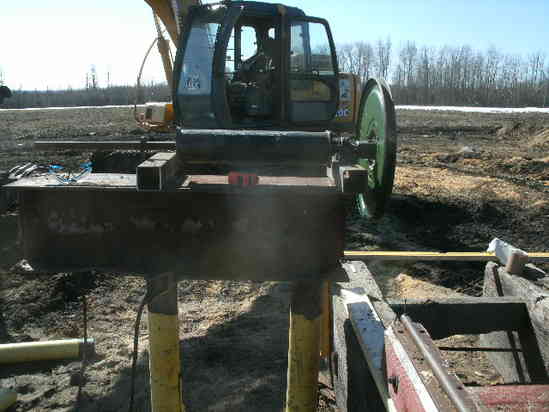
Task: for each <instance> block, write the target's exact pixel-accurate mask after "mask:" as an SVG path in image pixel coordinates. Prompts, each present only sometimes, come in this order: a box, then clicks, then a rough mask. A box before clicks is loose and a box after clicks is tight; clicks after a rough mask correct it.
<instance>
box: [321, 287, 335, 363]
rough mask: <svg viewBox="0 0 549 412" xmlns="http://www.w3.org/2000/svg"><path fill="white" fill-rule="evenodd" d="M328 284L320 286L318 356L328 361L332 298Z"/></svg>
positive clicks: (330, 346) (330, 341) (330, 345)
mask: <svg viewBox="0 0 549 412" xmlns="http://www.w3.org/2000/svg"><path fill="white" fill-rule="evenodd" d="M330 288H331V285H330V282H329V281H325V282H323V284H322V321H321V322H322V323H321V327H320V356H321V357H323V358H327V359H328V361H329V359H330V353H331V351H332V297H331V293H330Z"/></svg>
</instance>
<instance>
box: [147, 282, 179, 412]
mask: <svg viewBox="0 0 549 412" xmlns="http://www.w3.org/2000/svg"><path fill="white" fill-rule="evenodd" d="M147 287H148V288H149V291H150V293H152V296H156V298H155V299H153V300H152V301H151V302H150V303H149V305H148V310H149V316H148V320H149V352H150V356H149V373H150V382H151V411H152V412H184V411H185V407H184V406H183V400H182V396H181V360H180V356H179V324H178V323H179V322H178V317H177V314H178V311H177V283H175V281H174V280H173V278H172V277H171V275H170V276H168V279H167V281H166V278H164V277H163V278H160V279H153V280H150V281H149V282H148V283H147ZM151 289H152V291H151Z"/></svg>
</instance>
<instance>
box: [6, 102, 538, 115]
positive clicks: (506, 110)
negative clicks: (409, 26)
mask: <svg viewBox="0 0 549 412" xmlns="http://www.w3.org/2000/svg"><path fill="white" fill-rule="evenodd" d="M138 106H142V105H138ZM117 107H122V108H124V107H128V108H129V107H133V104H127V105H110V106H68V107H28V108H25V109H0V112H10V111H13V112H17V111H29V110H71V109H110V108H117ZM396 109H397V110H428V111H433V110H435V111H445V112H466V113H544V114H549V107H473V106H415V105H400V106H396Z"/></svg>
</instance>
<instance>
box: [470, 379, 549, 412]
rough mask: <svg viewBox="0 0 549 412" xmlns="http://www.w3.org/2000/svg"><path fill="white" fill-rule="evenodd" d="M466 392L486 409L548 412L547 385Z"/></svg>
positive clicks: (487, 387)
mask: <svg viewBox="0 0 549 412" xmlns="http://www.w3.org/2000/svg"><path fill="white" fill-rule="evenodd" d="M468 390H469V391H470V392H472V393H473V394H474V395H476V396H477V397H478V399H480V401H481V402H482V403H483V404H484V405H486V406H487V407H489V408H494V409H495V408H497V407H499V408H502V410H505V412H514V411H516V412H521V411H529V412H541V411H548V410H549V385H498V386H480V387H470V388H468ZM497 410H499V409H497Z"/></svg>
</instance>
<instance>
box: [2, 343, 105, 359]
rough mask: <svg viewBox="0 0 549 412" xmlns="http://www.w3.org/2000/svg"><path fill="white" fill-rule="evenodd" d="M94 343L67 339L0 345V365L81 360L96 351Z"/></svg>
mask: <svg viewBox="0 0 549 412" xmlns="http://www.w3.org/2000/svg"><path fill="white" fill-rule="evenodd" d="M94 347H95V345H94V341H93V339H90V338H88V339H87V340H86V343H85V344H84V339H65V340H52V341H39V342H21V343H7V344H3V345H0V364H3V363H18V362H30V361H41V360H56V359H79V358H80V357H81V356H82V354H83V353H84V352H85V353H86V355H88V356H89V355H90V354H92V353H93V351H94Z"/></svg>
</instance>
